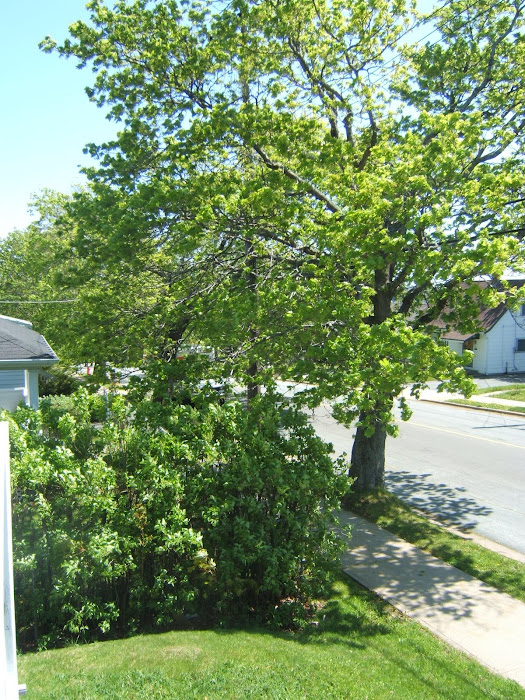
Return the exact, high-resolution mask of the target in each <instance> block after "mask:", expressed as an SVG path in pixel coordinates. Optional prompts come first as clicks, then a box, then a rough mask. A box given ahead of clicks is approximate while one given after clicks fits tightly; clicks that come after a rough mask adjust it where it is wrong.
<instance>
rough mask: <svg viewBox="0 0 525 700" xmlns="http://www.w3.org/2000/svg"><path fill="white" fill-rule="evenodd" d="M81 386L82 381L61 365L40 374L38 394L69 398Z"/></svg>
mask: <svg viewBox="0 0 525 700" xmlns="http://www.w3.org/2000/svg"><path fill="white" fill-rule="evenodd" d="M79 386H80V379H79V378H78V377H76V376H75V375H74V374H73V373H72V372H71V371H70V370H68V369H64V368H63V367H61V366H60V365H58V366H55V367H51V368H49V369H48V370H46V372H42V373H41V374H40V377H39V380H38V393H39V394H40V396H52V395H54V394H60V395H62V396H69V395H70V394H73V393H74V392H75V391H76V390H77V389H78V387H79Z"/></svg>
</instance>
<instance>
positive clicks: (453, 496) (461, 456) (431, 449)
mask: <svg viewBox="0 0 525 700" xmlns="http://www.w3.org/2000/svg"><path fill="white" fill-rule="evenodd" d="M411 407H412V409H413V411H414V415H413V417H412V419H411V420H410V421H409V422H408V423H401V424H400V436H399V437H398V438H389V439H388V441H387V474H386V479H387V486H388V488H389V490H391V491H393V492H394V493H396V494H397V495H398V496H399V497H401V498H402V499H403V500H405V501H406V502H408V503H410V504H412V505H414V506H417V507H419V508H421V509H423V510H426V511H428V512H430V513H432V514H434V515H436V516H438V517H440V518H443V519H446V520H447V521H449V522H451V523H453V524H455V525H459V526H461V527H463V528H466V529H469V530H472V531H473V532H475V533H477V534H479V535H482V536H484V537H487V538H488V539H491V540H493V541H494V542H499V543H500V544H503V545H505V546H507V547H511V548H512V549H515V550H517V551H519V552H521V553H523V554H525V416H524V417H523V418H521V417H515V416H508V415H498V414H495V413H488V412H485V411H474V410H471V409H465V408H459V407H453V406H447V405H444V404H431V403H425V402H416V401H412V402H411ZM312 422H313V424H314V425H315V427H316V430H317V432H318V433H319V435H320V436H321V437H323V438H324V439H325V440H328V441H330V442H332V443H333V445H334V450H335V452H336V453H338V454H339V453H341V452H347V453H348V454H350V452H351V448H352V430H348V429H346V428H344V427H342V426H340V425H338V424H337V423H336V422H335V421H334V420H333V419H332V418H331V417H330V414H329V410H328V409H327V408H325V409H323V408H320V409H318V410H317V411H316V412H315V415H314V417H313V421H312Z"/></svg>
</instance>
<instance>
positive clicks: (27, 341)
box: [0, 316, 58, 365]
mask: <svg viewBox="0 0 525 700" xmlns="http://www.w3.org/2000/svg"><path fill="white" fill-rule="evenodd" d="M6 362H28V363H30V364H38V363H39V362H43V363H44V364H46V365H47V364H51V363H54V362H58V357H57V356H56V355H55V353H54V352H53V350H52V348H51V346H50V345H49V343H48V342H47V341H46V339H45V338H44V336H43V335H40V333H37V332H36V331H34V330H33V329H32V326H31V323H30V322H29V321H23V320H22V319H17V318H10V317H9V316H0V363H6Z"/></svg>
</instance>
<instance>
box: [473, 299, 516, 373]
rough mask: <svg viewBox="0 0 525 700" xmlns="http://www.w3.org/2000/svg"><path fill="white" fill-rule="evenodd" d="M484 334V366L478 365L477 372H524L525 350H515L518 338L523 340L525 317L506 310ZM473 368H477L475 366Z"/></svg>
mask: <svg viewBox="0 0 525 700" xmlns="http://www.w3.org/2000/svg"><path fill="white" fill-rule="evenodd" d="M484 335H485V340H486V344H487V348H486V361H485V367H484V368H483V369H482V368H481V367H480V368H479V370H478V371H479V372H481V373H482V374H505V373H506V372H525V352H516V346H517V341H518V339H523V340H525V317H523V316H520V315H518V314H514V315H513V314H512V313H511V312H510V311H507V312H506V313H505V315H504V316H502V317H501V318H500V320H499V321H498V322H497V323H496V324H495V325H494V326H493V327H492V328H491V329H490V331H487V333H485V334H484ZM474 368H475V369H478V368H477V367H476V366H474Z"/></svg>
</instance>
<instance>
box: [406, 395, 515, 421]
mask: <svg viewBox="0 0 525 700" xmlns="http://www.w3.org/2000/svg"><path fill="white" fill-rule="evenodd" d="M419 401H424V402H425V403H435V404H441V405H445V406H455V407H456V408H469V409H470V410H471V411H485V412H487V411H488V412H489V413H501V414H502V415H504V416H517V417H518V418H523V420H525V413H519V412H518V411H507V410H505V409H503V408H490V407H489V406H487V407H486V408H485V407H484V406H469V405H468V404H463V403H455V402H454V401H438V400H437V399H419Z"/></svg>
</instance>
